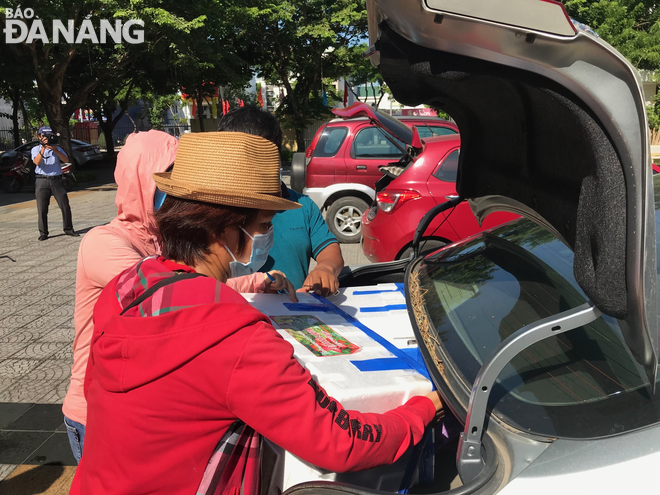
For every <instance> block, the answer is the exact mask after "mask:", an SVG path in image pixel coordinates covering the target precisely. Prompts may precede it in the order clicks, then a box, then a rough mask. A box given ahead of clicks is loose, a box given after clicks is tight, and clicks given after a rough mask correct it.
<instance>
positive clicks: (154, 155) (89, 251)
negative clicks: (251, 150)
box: [62, 130, 295, 461]
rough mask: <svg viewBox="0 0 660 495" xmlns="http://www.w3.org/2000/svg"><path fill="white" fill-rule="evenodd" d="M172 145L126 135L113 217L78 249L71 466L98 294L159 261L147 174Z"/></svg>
mask: <svg viewBox="0 0 660 495" xmlns="http://www.w3.org/2000/svg"><path fill="white" fill-rule="evenodd" d="M177 146H178V140H177V139H176V138H175V137H173V136H171V135H169V134H167V133H165V132H162V131H156V130H151V131H148V132H140V133H137V134H131V135H129V136H128V139H127V140H126V144H125V145H124V147H123V148H122V149H121V151H120V152H119V155H118V157H117V166H116V168H115V182H116V183H117V195H116V197H115V205H116V206H117V216H116V217H115V218H114V219H112V220H111V221H110V223H108V224H107V225H101V226H99V227H94V228H93V229H92V230H90V231H89V232H88V233H87V234H86V235H85V236H84V238H83V240H82V242H81V243H80V247H79V249H78V265H77V273H76V299H75V310H74V326H75V337H74V340H73V366H72V368H71V379H70V382H69V389H68V391H67V394H66V397H65V398H64V404H63V406H62V412H63V413H64V423H65V425H66V428H67V433H68V435H69V442H70V444H71V450H72V451H73V455H74V457H75V458H76V460H77V461H80V457H81V456H82V450H83V444H84V438H85V425H86V424H87V401H86V400H85V395H84V390H83V388H84V382H85V370H86V368H87V361H88V358H89V345H90V341H91V338H92V333H93V331H94V324H93V321H92V314H93V310H94V305H95V304H96V301H97V300H98V298H99V296H100V294H101V292H102V291H103V288H104V287H105V286H106V285H107V284H108V282H110V280H112V279H113V278H114V277H115V276H116V275H117V274H119V273H121V272H122V271H124V270H125V269H127V268H129V267H131V266H133V265H135V264H136V263H137V262H138V261H140V260H141V259H144V258H145V257H147V256H152V255H160V254H161V245H160V239H159V236H158V230H157V227H156V222H155V220H154V218H153V213H154V196H155V193H156V183H155V182H154V180H153V174H154V173H158V172H165V171H166V170H167V169H168V168H169V167H170V166H171V165H172V164H173V163H174V157H175V155H176V150H177ZM269 273H270V275H271V277H272V278H273V279H275V281H274V282H271V279H270V277H268V275H266V274H263V273H254V274H253V275H248V276H245V277H239V278H232V279H229V280H228V285H229V286H230V287H232V288H233V289H234V290H236V291H237V292H264V291H277V290H280V289H288V291H289V293H290V294H292V297H293V298H295V291H294V290H293V285H291V283H290V282H288V280H287V279H286V277H285V276H284V274H282V273H281V272H276V271H272V272H269Z"/></svg>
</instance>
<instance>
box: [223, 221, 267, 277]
mask: <svg viewBox="0 0 660 495" xmlns="http://www.w3.org/2000/svg"><path fill="white" fill-rule="evenodd" d="M241 230H242V231H243V232H245V234H246V235H247V236H248V237H249V238H250V239H252V252H251V253H250V261H248V262H247V263H241V262H240V261H238V260H237V259H236V256H234V253H232V252H231V250H230V249H229V248H228V247H227V246H226V245H225V249H226V250H227V252H228V253H229V254H230V255H231V257H232V258H233V260H234V261H232V262H230V263H229V270H230V277H231V278H235V277H242V276H244V275H252V274H253V273H255V272H257V271H258V270H259V268H261V267H262V266H264V264H265V263H266V260H268V253H269V251H270V250H271V248H272V247H273V243H274V242H275V237H274V236H273V226H272V225H271V227H270V229H268V232H266V233H265V234H257V235H255V236H254V237H252V236H251V235H250V234H249V233H248V232H247V231H246V230H245V229H244V228H243V227H241Z"/></svg>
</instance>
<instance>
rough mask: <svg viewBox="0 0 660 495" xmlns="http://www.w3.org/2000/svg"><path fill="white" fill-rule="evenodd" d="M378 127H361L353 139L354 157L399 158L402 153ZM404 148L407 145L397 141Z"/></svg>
mask: <svg viewBox="0 0 660 495" xmlns="http://www.w3.org/2000/svg"><path fill="white" fill-rule="evenodd" d="M384 133H385V131H383V130H381V129H380V128H378V127H366V128H364V129H361V130H360V131H359V132H358V134H357V136H355V140H354V141H353V157H354V158H399V157H400V156H401V155H402V153H401V150H399V149H398V148H397V147H396V146H395V145H394V144H393V143H392V142H391V141H390V139H394V138H388V137H385V134H384ZM397 143H398V144H399V146H400V147H401V148H402V149H405V148H406V145H405V144H403V143H402V142H400V141H398V142H397Z"/></svg>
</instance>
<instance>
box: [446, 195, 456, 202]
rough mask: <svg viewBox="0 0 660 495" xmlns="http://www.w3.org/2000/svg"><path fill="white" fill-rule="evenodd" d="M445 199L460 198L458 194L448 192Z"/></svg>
mask: <svg viewBox="0 0 660 495" xmlns="http://www.w3.org/2000/svg"><path fill="white" fill-rule="evenodd" d="M445 199H448V200H450V201H451V200H452V199H458V194H447V196H445Z"/></svg>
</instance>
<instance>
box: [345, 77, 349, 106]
mask: <svg viewBox="0 0 660 495" xmlns="http://www.w3.org/2000/svg"><path fill="white" fill-rule="evenodd" d="M347 106H348V81H347V80H346V79H344V108H346V107H347Z"/></svg>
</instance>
